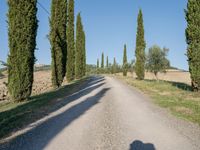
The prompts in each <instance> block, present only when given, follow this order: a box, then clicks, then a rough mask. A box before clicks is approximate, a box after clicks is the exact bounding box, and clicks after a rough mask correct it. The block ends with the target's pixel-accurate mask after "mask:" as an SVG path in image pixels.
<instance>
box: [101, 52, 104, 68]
mask: <svg viewBox="0 0 200 150" xmlns="http://www.w3.org/2000/svg"><path fill="white" fill-rule="evenodd" d="M101 69H104V53H102V55H101Z"/></svg>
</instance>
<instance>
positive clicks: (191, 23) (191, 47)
mask: <svg viewBox="0 0 200 150" xmlns="http://www.w3.org/2000/svg"><path fill="white" fill-rule="evenodd" d="M185 13H186V20H187V23H188V26H187V29H186V42H187V44H188V48H187V57H188V63H189V71H190V75H191V80H192V87H193V90H194V91H199V90H200V59H199V58H200V1H199V0H188V4H187V10H185Z"/></svg>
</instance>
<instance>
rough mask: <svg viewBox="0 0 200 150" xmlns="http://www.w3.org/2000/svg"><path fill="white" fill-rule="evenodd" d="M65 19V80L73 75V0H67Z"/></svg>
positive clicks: (70, 79)
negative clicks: (66, 16)
mask: <svg viewBox="0 0 200 150" xmlns="http://www.w3.org/2000/svg"><path fill="white" fill-rule="evenodd" d="M67 12H68V21H67V80H68V81H69V82H70V81H72V80H74V76H75V43H74V0H68V9H67Z"/></svg>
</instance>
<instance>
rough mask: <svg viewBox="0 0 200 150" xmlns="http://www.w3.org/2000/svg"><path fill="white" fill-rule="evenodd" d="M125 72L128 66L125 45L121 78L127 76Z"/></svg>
mask: <svg viewBox="0 0 200 150" xmlns="http://www.w3.org/2000/svg"><path fill="white" fill-rule="evenodd" d="M127 71H128V64H127V54H126V45H124V56H123V76H127Z"/></svg>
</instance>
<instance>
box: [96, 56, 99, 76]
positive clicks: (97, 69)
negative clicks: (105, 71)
mask: <svg viewBox="0 0 200 150" xmlns="http://www.w3.org/2000/svg"><path fill="white" fill-rule="evenodd" d="M96 69H97V70H96V71H97V74H98V73H99V59H97V68H96Z"/></svg>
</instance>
